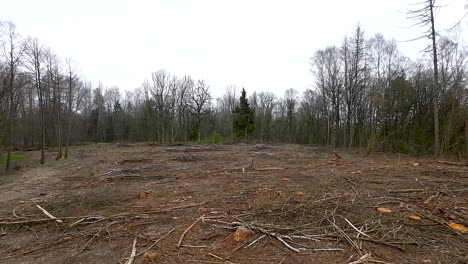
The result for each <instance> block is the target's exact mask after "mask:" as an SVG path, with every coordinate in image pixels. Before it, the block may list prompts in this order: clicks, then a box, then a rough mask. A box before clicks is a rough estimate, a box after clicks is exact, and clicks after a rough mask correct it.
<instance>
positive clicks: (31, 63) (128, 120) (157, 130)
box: [0, 22, 468, 169]
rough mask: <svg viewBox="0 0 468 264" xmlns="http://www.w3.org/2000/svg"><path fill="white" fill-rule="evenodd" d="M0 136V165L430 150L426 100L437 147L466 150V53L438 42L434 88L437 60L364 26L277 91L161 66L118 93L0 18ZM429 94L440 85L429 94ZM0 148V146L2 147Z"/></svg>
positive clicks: (452, 151) (431, 141) (455, 45)
mask: <svg viewBox="0 0 468 264" xmlns="http://www.w3.org/2000/svg"><path fill="white" fill-rule="evenodd" d="M0 38H1V43H2V46H1V48H2V50H1V51H2V53H1V57H0V141H1V142H0V143H1V145H2V146H3V148H2V151H6V152H7V155H6V156H7V158H6V164H5V166H6V168H7V169H8V168H9V164H10V161H9V159H10V158H9V157H10V154H11V152H12V150H13V149H14V148H15V147H19V146H23V147H26V148H28V147H34V146H40V147H41V150H42V158H41V163H44V162H45V155H44V149H45V148H46V147H51V148H53V149H54V150H56V151H57V155H56V158H57V159H60V158H62V157H67V156H68V152H69V150H68V149H69V145H70V144H76V143H79V142H157V143H173V142H186V141H196V142H207V143H208V142H213V143H216V142H221V141H226V142H235V141H242V142H244V141H247V142H287V143H300V144H321V145H329V146H332V147H346V148H351V147H359V148H365V149H367V150H368V151H369V152H374V151H389V152H406V153H430V152H431V151H432V147H433V145H434V133H435V132H434V125H435V124H434V123H435V122H434V120H435V119H434V118H433V116H434V109H435V108H434V105H436V106H437V110H438V113H437V114H438V121H439V123H440V124H439V126H440V127H439V128H440V129H439V131H440V145H441V153H442V154H455V155H457V156H460V157H462V156H465V157H466V155H467V153H468V87H467V80H468V79H467V77H468V75H467V71H466V70H467V55H468V52H467V49H466V47H464V46H462V45H460V44H459V43H458V42H457V41H455V40H453V39H450V38H447V37H440V38H439V39H438V42H437V51H438V54H439V61H438V72H439V84H438V85H435V84H434V78H433V76H434V74H433V73H434V72H433V70H434V68H433V67H431V65H432V61H433V58H432V57H431V55H429V54H427V56H426V57H424V58H422V59H419V60H417V61H412V60H410V59H409V58H408V57H405V56H404V55H403V54H401V52H400V51H399V50H398V46H397V43H396V41H395V40H392V39H390V40H389V39H386V38H384V36H382V35H381V34H377V35H375V36H373V37H370V38H367V37H366V36H365V34H364V32H363V30H362V29H361V27H360V26H358V27H357V28H356V30H355V31H354V32H353V34H352V35H351V36H350V37H344V39H343V42H342V45H340V46H329V47H325V48H324V49H321V50H318V51H316V52H315V54H314V55H313V57H312V58H311V60H310V65H311V66H310V67H311V74H313V76H314V78H315V84H314V88H313V89H308V90H306V91H305V92H304V93H303V94H299V93H298V92H297V91H296V90H294V89H288V90H286V92H285V93H284V96H282V97H278V96H276V95H275V94H273V93H271V92H258V93H257V92H253V93H250V95H249V96H246V95H245V91H243V93H242V96H241V90H240V89H238V88H237V87H236V86H234V85H232V86H229V87H227V88H226V90H225V93H224V95H223V96H221V97H219V98H212V96H211V94H210V90H209V88H210V87H209V85H208V84H207V83H206V82H205V81H204V80H194V79H192V78H191V77H190V76H175V75H172V74H170V73H169V72H167V71H166V70H164V69H162V70H159V71H156V72H153V73H152V74H151V75H150V76H149V78H148V79H147V80H144V81H143V82H142V85H141V86H140V87H138V88H137V89H134V90H132V91H125V92H124V94H121V91H120V90H119V88H118V87H104V85H103V84H101V83H100V84H99V85H98V86H97V87H93V86H92V84H91V83H89V82H87V81H86V79H85V77H84V76H79V75H78V74H77V71H76V70H75V69H76V68H75V65H74V64H73V61H72V60H71V59H65V60H63V59H61V58H59V57H58V56H57V55H56V54H54V53H53V51H52V50H51V49H50V48H48V47H45V46H44V45H42V44H41V43H40V42H39V41H38V40H37V39H35V38H30V37H28V38H25V37H22V36H21V35H19V34H18V33H17V32H16V31H15V26H14V24H13V23H11V22H6V23H5V22H4V23H2V24H1V36H0ZM435 91H437V92H435ZM0 154H1V153H0Z"/></svg>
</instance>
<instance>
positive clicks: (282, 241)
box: [270, 234, 301, 253]
mask: <svg viewBox="0 0 468 264" xmlns="http://www.w3.org/2000/svg"><path fill="white" fill-rule="evenodd" d="M270 236H273V237H275V238H276V239H278V240H279V241H280V242H281V243H283V244H284V245H285V246H286V247H287V248H289V249H290V250H292V251H294V252H298V253H299V252H301V251H300V250H299V249H297V248H295V247H293V246H291V245H289V244H288V243H286V241H284V240H283V239H282V238H281V236H278V235H271V234H270Z"/></svg>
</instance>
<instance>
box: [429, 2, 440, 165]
mask: <svg viewBox="0 0 468 264" xmlns="http://www.w3.org/2000/svg"><path fill="white" fill-rule="evenodd" d="M429 1H430V5H429V7H430V10H431V31H432V32H431V38H432V53H433V63H434V96H433V102H432V104H433V108H434V156H435V157H438V156H440V139H439V71H438V69H437V46H436V32H435V26H434V0H429Z"/></svg>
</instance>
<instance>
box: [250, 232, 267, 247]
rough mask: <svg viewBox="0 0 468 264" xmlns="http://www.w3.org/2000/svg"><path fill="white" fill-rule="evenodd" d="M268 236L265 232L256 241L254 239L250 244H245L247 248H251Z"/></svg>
mask: <svg viewBox="0 0 468 264" xmlns="http://www.w3.org/2000/svg"><path fill="white" fill-rule="evenodd" d="M264 237H266V235H265V234H263V235H261V236H260V237H259V238H257V239H255V240H254V241H252V242H251V243H250V244H248V245H247V246H245V248H249V247H251V246H252V245H253V244H255V243H257V242H258V241H260V240H261V239H262V238H264Z"/></svg>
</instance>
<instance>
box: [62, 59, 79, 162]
mask: <svg viewBox="0 0 468 264" xmlns="http://www.w3.org/2000/svg"><path fill="white" fill-rule="evenodd" d="M65 63H66V71H67V84H68V91H67V101H68V107H67V110H68V111H67V116H68V117H67V119H68V122H67V139H66V142H65V158H66V159H67V158H68V154H69V148H70V134H71V127H72V114H73V98H74V88H75V86H76V81H77V76H76V73H75V70H74V65H73V62H72V60H71V59H70V58H67V59H66V60H65Z"/></svg>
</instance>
